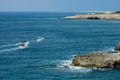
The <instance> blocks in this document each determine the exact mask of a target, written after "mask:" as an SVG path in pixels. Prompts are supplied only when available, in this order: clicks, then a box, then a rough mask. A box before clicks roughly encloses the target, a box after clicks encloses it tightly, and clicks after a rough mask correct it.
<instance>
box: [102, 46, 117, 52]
mask: <svg viewBox="0 0 120 80" xmlns="http://www.w3.org/2000/svg"><path fill="white" fill-rule="evenodd" d="M103 51H108V52H109V51H115V50H114V47H105V48H104V49H103Z"/></svg>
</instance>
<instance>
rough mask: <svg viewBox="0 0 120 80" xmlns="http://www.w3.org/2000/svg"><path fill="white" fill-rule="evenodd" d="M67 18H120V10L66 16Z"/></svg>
mask: <svg viewBox="0 0 120 80" xmlns="http://www.w3.org/2000/svg"><path fill="white" fill-rule="evenodd" d="M65 19H93V20H120V11H115V12H103V13H87V14H77V15H73V16H66V17H65Z"/></svg>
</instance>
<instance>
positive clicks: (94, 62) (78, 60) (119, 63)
mask: <svg viewBox="0 0 120 80" xmlns="http://www.w3.org/2000/svg"><path fill="white" fill-rule="evenodd" d="M115 50H117V52H116V51H115V52H113V53H109V52H100V51H99V52H91V53H88V54H80V55H76V56H75V57H74V58H73V60H72V63H71V64H70V65H71V66H78V67H85V68H113V69H116V68H119V69H120V52H118V51H120V44H118V45H117V46H116V47H115Z"/></svg>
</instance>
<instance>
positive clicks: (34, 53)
mask: <svg viewBox="0 0 120 80" xmlns="http://www.w3.org/2000/svg"><path fill="white" fill-rule="evenodd" d="M75 14H77V12H0V80H120V70H119V69H90V68H83V67H73V66H70V63H71V62H72V59H73V58H74V56H75V55H79V54H86V53H89V52H95V51H114V47H115V46H116V45H117V44H118V43H119V42H120V21H119V20H79V19H74V20H70V19H65V18H64V17H65V16H72V15H75ZM41 37H42V40H40V41H38V39H39V38H41ZM26 42H29V44H28V45H27V47H25V48H20V46H22V45H24V44H25V43H26ZM21 44H22V45H21Z"/></svg>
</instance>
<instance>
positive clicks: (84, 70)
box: [57, 60, 92, 73]
mask: <svg viewBox="0 0 120 80" xmlns="http://www.w3.org/2000/svg"><path fill="white" fill-rule="evenodd" d="M71 62H72V60H63V61H61V62H60V64H58V65H57V68H59V69H64V70H68V71H71V72H80V73H88V72H91V71H92V69H89V68H83V67H75V66H70V63H71Z"/></svg>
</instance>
